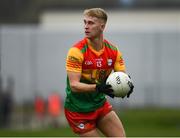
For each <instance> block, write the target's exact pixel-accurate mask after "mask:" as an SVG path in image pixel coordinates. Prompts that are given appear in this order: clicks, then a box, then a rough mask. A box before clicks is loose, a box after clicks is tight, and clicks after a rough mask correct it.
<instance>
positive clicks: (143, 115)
mask: <svg viewBox="0 0 180 138" xmlns="http://www.w3.org/2000/svg"><path fill="white" fill-rule="evenodd" d="M118 115H119V116H120V119H121V120H122V122H123V125H124V128H125V130H126V134H127V136H129V137H130V136H134V137H140V136H142V137H152V136H156V137H158V136H160V137H174V136H176V137H180V109H179V110H177V109H129V110H122V111H121V112H119V114H118ZM0 136H16V137H20V136H24V137H25V136H28V137H30V136H41V137H43V136H47V137H52V136H59V137H66V136H68V137H73V136H77V135H75V134H74V133H73V132H72V131H71V129H70V128H69V127H67V128H59V129H52V128H49V129H44V130H23V131H20V130H19V131H18V130H0Z"/></svg>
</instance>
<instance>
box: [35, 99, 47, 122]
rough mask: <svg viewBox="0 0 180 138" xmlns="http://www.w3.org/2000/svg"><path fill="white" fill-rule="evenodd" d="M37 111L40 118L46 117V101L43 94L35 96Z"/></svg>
mask: <svg viewBox="0 0 180 138" xmlns="http://www.w3.org/2000/svg"><path fill="white" fill-rule="evenodd" d="M34 107H35V113H36V116H37V117H38V118H40V119H41V118H44V115H45V101H44V99H43V98H42V97H41V96H36V97H35V102H34Z"/></svg>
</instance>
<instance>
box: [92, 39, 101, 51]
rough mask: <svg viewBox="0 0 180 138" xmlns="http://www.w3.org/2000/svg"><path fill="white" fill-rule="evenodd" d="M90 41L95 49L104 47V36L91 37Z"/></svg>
mask: <svg viewBox="0 0 180 138" xmlns="http://www.w3.org/2000/svg"><path fill="white" fill-rule="evenodd" d="M89 41H90V44H91V46H92V47H93V49H94V50H96V51H99V50H101V49H103V36H100V37H96V38H94V39H89Z"/></svg>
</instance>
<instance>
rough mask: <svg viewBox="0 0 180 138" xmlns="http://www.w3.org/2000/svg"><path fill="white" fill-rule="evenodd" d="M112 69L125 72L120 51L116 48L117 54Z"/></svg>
mask: <svg viewBox="0 0 180 138" xmlns="http://www.w3.org/2000/svg"><path fill="white" fill-rule="evenodd" d="M114 71H115V72H116V71H121V72H124V73H125V72H126V67H125V63H124V60H123V57H122V54H121V52H120V51H119V50H118V52H117V56H116V61H115V64H114Z"/></svg>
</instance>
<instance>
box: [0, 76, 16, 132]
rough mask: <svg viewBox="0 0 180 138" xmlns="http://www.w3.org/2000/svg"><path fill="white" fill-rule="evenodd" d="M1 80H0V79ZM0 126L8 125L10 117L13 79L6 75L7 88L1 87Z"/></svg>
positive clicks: (5, 126)
mask: <svg viewBox="0 0 180 138" xmlns="http://www.w3.org/2000/svg"><path fill="white" fill-rule="evenodd" d="M1 82H2V80H1ZM0 91H1V92H0V93H1V94H0V95H1V99H0V100H1V103H0V104H1V107H0V108H1V127H4V128H7V127H9V126H10V119H11V113H12V109H13V108H12V106H13V94H12V93H13V91H14V79H13V78H12V77H8V79H7V88H6V90H4V91H3V89H2V87H1V90H0Z"/></svg>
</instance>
